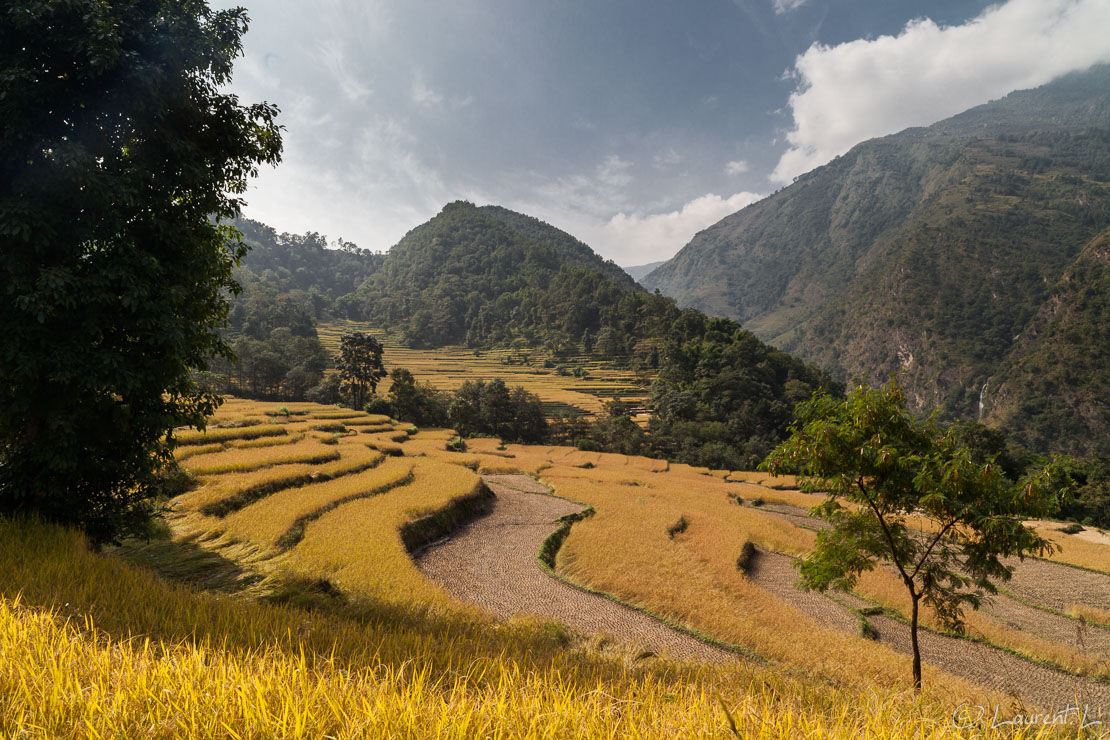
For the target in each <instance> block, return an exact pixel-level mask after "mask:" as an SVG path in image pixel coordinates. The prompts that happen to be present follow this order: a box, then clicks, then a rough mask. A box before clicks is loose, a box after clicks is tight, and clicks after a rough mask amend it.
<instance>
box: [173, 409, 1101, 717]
mask: <svg viewBox="0 0 1110 740" xmlns="http://www.w3.org/2000/svg"><path fill="white" fill-rule="evenodd" d="M267 411H269V412H270V413H267ZM288 411H289V414H290V415H288V416H276V415H273V412H274V408H273V407H272V406H270V407H268V408H267V407H264V405H257V404H256V405H251V404H248V403H245V402H239V401H236V402H232V403H230V404H228V405H227V406H225V409H222V410H221V412H220V414H219V415H218V416H217V417H216V419H215V423H216V426H215V427H214V429H213V432H214V433H215V434H214V436H213V437H210V438H207V439H206V438H201V437H197V438H195V439H191V440H190V441H191V442H193V444H191V445H188V446H183V447H182V448H180V451H179V454H180V455H183V459H182V464H183V465H184V466H185V467H187V468H190V467H192V465H193V464H194V461H198V460H199V461H200V463H201V465H200V470H201V471H216V472H204V473H203V474H202V475H201V479H200V485H199V486H198V488H197V489H195V490H194V491H191V492H189V493H187V494H185V495H183V496H181V497H179V498H178V499H176V500H175V502H174V503H175V504H176V509H175V513H174V514H173V517H172V522H171V523H172V527H173V529H174V531H175V533H176V534H177V536H179V537H186V538H191V539H192V540H194V541H197V542H201V543H203V545H204V547H206V548H211V549H213V550H215V551H218V552H222V553H225V554H227V555H228V556H229V557H233V558H238V559H239V560H241V561H243V562H248V563H250V564H252V567H256V568H260V569H263V570H265V571H269V572H282V573H293V574H296V575H298V576H303V577H308V578H313V579H322V580H325V581H327V582H328V583H330V584H331V585H332V586H333V587H335V588H338V589H340V590H341V591H343V592H344V593H348V594H350V595H351V596H352V597H354V598H366V599H371V600H374V601H376V602H385V603H396V604H404V605H407V606H412V605H414V604H415V605H417V606H418V607H419V608H421V609H424V610H430V611H431V612H434V613H460V614H461V613H466V614H481V613H484V612H487V613H491V614H493V615H495V616H497V617H498V618H501V619H506V618H514V615H515V616H516V617H517V618H519V616H520V615H522V614H527V613H536V614H538V615H540V616H545V617H547V618H554V619H561V620H563V621H567V622H570V623H571V626H572V627H573V628H574V629H576V630H578V631H579V632H584V633H589V632H595V631H596V632H602V633H609V635H608V636H602V637H595V638H588V639H592V640H593V644H595V645H604V644H624V643H628V642H629V641H631V642H633V643H637V644H638V645H640V647H639V648H637V647H636V645H630V646H629V648H628V649H630V650H632V651H633V652H635V651H636V650H637V649H640V650H642V645H643V644H645V643H644V641H643V640H639V641H637V639H636V638H632V637H631V636H632V635H636V634H644V633H643V632H642V631H640V632H637V631H636V629H635V628H633V626H632V623H633V621H634V620H643V619H647V620H648V621H649V622H651V621H652V620H655V623H656V624H657V625H659V627H658V630H656V631H654V632H652V631H650V630H649V633H651V634H655V635H656V636H657V638H658V639H661V640H662V643H661V645H660V646H657V648H656V649H655V650H654V651H661V652H664V653H668V654H674V655H686V656H688V657H689V656H696V655H698V652H697V651H696V650H695V651H691V650H689V649H688V648H683V647H681V645H683V644H686V643H685V641H688V640H690V639H695V638H691V637H690V635H691V634H693V635H700V636H701V638H702V639H706V640H710V641H711V642H710V643H709V644H707V646H706V648H705V652H706V655H710V654H712V655H717V653H715V652H714V651H719V650H720V649H722V648H723V649H724V650H725V652H726V653H727V654H729V655H732V656H741V657H735V658H734V660H741V661H744V660H749V661H756V662H758V663H759V664H764V665H771V666H779V667H782V668H784V669H787V670H791V671H801V672H803V673H805V674H806V675H811V676H814V677H817V678H819V680H823V681H829V682H832V683H833V684H835V685H844V686H857V687H861V686H873V685H904V683H905V682H906V680H907V677H908V675H909V659H908V657H907V656H906V654H905V653H906V644H907V643H906V640H907V638H906V631H905V628H904V626H903V625H904V621H903V620H904V619H905V615H906V604H905V603H904V598H903V597H902V595H901V594H902V591H901V588H902V587H901V584H900V583H899V582H898V581H897V580H896V579H895V577H894V576H893V574H891V573H889V572H887V571H886V570H883V569H879V570H876V571H874V572H872V573H870V574H867V575H866V576H865V577H864V578H862V579H861V580H860V583H859V585H858V587H857V589H856V592H855V593H854V594H841V595H833V596H832V597H829V596H824V595H813V594H809V595H805V594H800V593H799V592H797V591H796V590H795V589H794V584H793V580H794V578H793V569H792V568H791V567H790V565H789V563H790V559H792V558H798V557H803V556H804V555H805V553H806V552H807V551H808V549H809V548H810V547H811V546H812V544H813V541H814V537H815V530H817V529H818V528H820V526H821V525H822V523H821V522H819V521H815V520H812V519H810V518H809V516H808V507H809V506H812V505H813V504H814V503H816V502H817V501H818V500H820V497H818V496H814V495H812V494H806V493H802V492H800V491H797V490H796V489H793V488H791V486H792V485H794V481H793V480H792V479H789V478H778V479H769V478H768V477H767V476H766V475H764V474H759V473H748V472H743V471H710V470H705V469H698V468H692V467H689V466H686V465H677V464H668V463H667V462H665V461H660V460H650V459H647V458H639V457H626V456H622V455H609V454H602V453H588V452H580V451H578V450H574V449H571V448H565V447H543V446H520V445H501V444H500V443H499V442H498V441H497V440H491V439H474V440H469V442H468V449H467V451H466V452H462V453H457V452H447V451H446V450H445V443H446V441H447V439H448V438H450V437H451V436H452V434H453V433H452V432H451V431H450V430H420V431H417V432H416V433H415V434H409V433H408V431H407V429H408V425H407V424H405V423H402V422H392V421H390V420H384V419H381V418H377V419H372V418H370V417H368V415H363V414H355V413H353V412H346V411H343V410H339V409H335V408H328V409H325V408H324V407H312V406H311V405H290V407H289V408H288ZM336 421H339V422H342V424H343V430H342V431H340V432H332V431H327V432H325V431H321V430H320V429H319V427H322V426H326V424H325V422H328V423H334V422H336ZM225 425H226V426H225ZM263 426H266V427H274V426H277V427H280V428H281V429H283V430H284V431H285V434H280V433H277V432H274V431H271V432H267V434H268V436H265V437H262V436H254V437H253V440H262V439H266V440H275V441H276V440H285V444H284V445H281V444H274V445H271V446H268V447H258V448H245V449H244V448H241V447H236V446H234V445H235V444H237V443H239V442H244V441H252V435H254V434H255V432H256V431H257V429H259V428H261V427H263ZM385 427H389V429H388V431H386V430H385ZM328 428H331V427H328ZM223 429H239V430H242V431H241V432H239V434H238V435H236V434H233V433H231V432H223V431H220V430H223ZM210 439H220V440H222V441H221V442H219V443H218V444H222V445H225V447H224V448H223V449H221V450H219V451H214V452H205V453H204V454H202V455H196V456H189V455H188V451H189V449H190V448H191V447H196V448H199V447H208V446H209V445H211V444H213V443H212V442H210V441H209V440H210ZM306 445H307V446H308V447H306ZM312 445H319V446H320V447H326V448H329V449H331V450H332V452H333V454H334V457H333V458H332V459H330V460H328V461H327V462H323V463H318V464H306V463H303V462H298V461H297V459H298V456H297V455H289V456H283V455H280V454H277V453H276V452H275V451H282V450H283V448H288V450H289V451H293V450H295V449H300V448H306V449H308V448H312V449H315V448H314V447H312ZM244 454H246V455H248V456H251V455H253V456H255V459H256V460H265V461H272V462H267V463H265V465H259V466H258V467H256V468H253V469H247V470H241V465H242V464H243V463H241V462H240V461H241V460H242V456H243V455H244ZM225 460H226V462H225ZM232 463H234V465H232ZM313 468H316V469H318V470H319V471H320V475H319V476H318V477H317V478H312V477H311V475H312V474H311V473H309V472H307V471H310V470H312V469H313ZM225 471H226V472H225ZM325 471H326V472H325ZM519 474H524V475H530V476H532V477H533V478H534V479H535V480H537V481H541V482H542V483H538V484H536V485H538V486H539V488H538V490H548V489H550V490H551V491H553V493H554V494H555V496H558V497H561V498H563V499H567V500H569V501H570V502H574V503H573V504H566V502H561V503H558V504H555V502H558V501H559V499H553V498H549V497H547V496H546V495H545V494H540V493H537V492H536V491H535V490H531V489H529V488H528V486H524V487H523V490H521V488H520V486H516V487H514V486H508V487H506V485H505V481H506V479H505V478H500V477H499V476H505V475H519ZM482 478H485V479H486V481H488V483H487V484H486V485H485V486H484V485H483V483H482ZM508 480H516V481H518V482H519V481H520V480H522V479H521V478H519V477H517V478H510V479H508ZM486 486H492V487H493V488H494V490H495V491H496V493H497V496H496V503H495V504H494V505H493V506H492V507H488V508H489V509H490V510H491V511H492V513H491V514H489V516H488V517H487V518H484V519H479V520H477V522H476V523H475V524H473V525H471V526H468V527H466V528H464V529H462V530H459V533H458V536H457V540H452V539H450V538H449V539H448V540H447V541H444V542H441V543H440V544H438V545H436V546H434V547H432V548H431V549H430V550H428V551H426V552H424V554H423V555H421V556H420V558H419V561H418V562H419V565H420V568H422V569H423V572H421V569H420V568H418V567H417V564H416V563H414V561H413V559H412V557H411V555H410V553H411V551H412V550H413V548H414V547H417V546H419V545H420V544H421V543H422V542H424V541H426V540H427V539H428V538H429V537H435V536H439V535H442V534H444V533H445V532H447V531H448V530H450V529H451V528H452V527H453V526H454V525H455V524H456V523H457V522H458V521H460V520H461V517H462V513H460V512H464V510H466V511H470V512H472V513H473V512H475V511H480V510H482V509H483V508H487V507H486V504H484V503H483V500H484V497H485V496H486V495H487V494H486V493H485V489H486ZM547 502H552V504H553V505H550V506H549V505H548V503H547ZM568 507H569V508H568ZM583 507H590V511H591V515H590V516H588V517H586V518H585V519H583V520H581V521H578V522H576V523H574V524H573V525H572V526H570V527H569V534H568V535H567V536H566V538H565V540H564V541H563V542H562V543H561V547H558V548H557V555H556V556H555V560H554V576H551V575H547V574H544V573H543V572H542V570H541V566H540V564H539V563H538V562H537V561H536V559H535V554H534V553H533V554H529V553H528V551H529V550H530V549H534V548H535V549H538V547H539V545H540V544H541V543H542V542H543V540H544V538H545V537H547V534H548V533H550V532H552V531H554V530H556V529H557V528H559V526H560V525H559V523H558V522H557V521H555V519H556V518H557V516H559V515H560V514H559V512H563V513H569V512H571V511H577V510H580V509H581V508H583ZM444 514H447V515H449V516H446V517H444V516H443V515H444ZM455 515H458V516H455ZM437 517H439V518H440V519H441V520H440V521H436V520H437ZM1037 526H1038V527H1048V528H1051V527H1052V525H1051V523H1037ZM413 532H418V534H420V536H415V535H413ZM1059 539H1060V542H1061V545H1062V547H1061V550H1060V551H1059V552H1058V553H1056V554H1054V555H1053V556H1052V557H1053V558H1055V562H1053V561H1047V560H1030V561H1025V562H1023V563H1017V564H1016V565H1017V570H1016V573H1015V577H1014V579H1013V581H1012V582H1011V583H1010V584H1008V585H1007V586H1006V590H1005V591H1004V593H1003V594H1001V595H999V596H997V597H995V598H994V599H993V600H992V601H991V602H990V603H989V604H988V605H987V607H986V608H984V609H983V610H982V611H980V612H977V613H972V614H970V615H969V621H968V624H969V628H970V633H971V634H970V636H971V637H973V638H975V641H972V640H969V639H966V638H965V637H960V636H955V635H942V634H940V633H939V632H935V631H934V632H929V633H927V635H928V636H927V637H923V644H926V643H927V645H928V649H927V650H926V662H927V666H926V675H925V683H926V687H930V686H932V687H943V695H944V697H946V700H947V699H954V698H956V697H964V698H968V699H969V700H970V699H974V700H975V701H980V702H982V701H983V697H995V698H997V699H998V700H999V701H1002V699H1001V697H1002V696H1004V695H1008V696H1010V697H1015V696H1016V697H1018V698H1019V699H1020V700H1021V701H1023V702H1025V703H1026V704H1029V705H1038V706H1051V705H1055V704H1058V703H1059V702H1060V701H1061V700H1062V698H1064V697H1067V696H1081V697H1084V698H1085V699H1086V700H1087V701H1088V702H1089V703H1090V704H1092V706H1098V707H1100V708H1101V707H1106V708H1107V709H1108V710H1110V629H1107V628H1105V627H1102V626H1098V625H1097V624H1094V623H1092V622H1090V621H1085V622H1080V620H1079V619H1077V618H1076V617H1074V616H1069V613H1068V612H1069V610H1071V611H1073V612H1074V611H1075V610H1074V608H1073V607H1076V606H1081V607H1083V608H1085V609H1087V610H1089V611H1090V613H1095V614H1097V613H1099V610H1102V611H1104V612H1105V611H1110V572H1108V571H1110V547H1105V546H1103V545H1100V544H1099V543H1096V542H1091V541H1090V540H1082V541H1076V542H1075V543H1073V542H1072V541H1071V540H1070V539H1069V538H1068V536H1066V535H1062V534H1059ZM753 546H754V547H755V548H756V552H757V553H762V555H759V554H757V555H756V556H755V557H754V559H751V561H750V564H749V565H748V566H747V567H746V568H745V567H739V566H738V563H739V562H740V561H742V560H743V559H744V557H745V553H746V552H750V551H751V549H752V547H753ZM1098 547H1102V548H1103V549H1102V550H1097V549H1094V550H1093V549H1092V548H1098ZM1073 561H1082V563H1085V564H1087V567H1088V568H1093V569H1088V570H1083V569H1079V568H1076V567H1074V565H1069V564H1068V563H1071V562H1073ZM554 577H558V578H560V579H562V580H563V581H564V582H565V583H564V584H559V586H560V587H561V588H567V589H571V590H573V589H575V588H578V589H588V590H592V591H595V592H598V593H600V594H603V595H604V596H589V598H587V596H588V595H587V594H585V593H584V592H582V591H579V592H578V593H579V594H580V595H581V598H579V597H567V596H566V592H565V591H560V592H559V593H560V594H562V595H561V596H558V597H555V596H552V597H551V598H550V599H540V602H542V603H545V604H546V603H550V604H553V603H556V602H557V601H558V600H559V599H563V598H569V599H570V600H569V601H567V602H565V603H568V604H573V605H574V606H572V607H566V608H564V609H563V611H562V612H552V611H550V610H548V609H546V608H540V607H539V606H537V603H538V602H537V601H536V598H535V595H536V589H537V586H536V585H535V584H536V583H539V582H543V579H548V580H551V579H552V578H554ZM537 579H539V580H537ZM556 583H557V582H556ZM529 584H532V585H529ZM482 594H486V595H485V596H482ZM605 598H609V599H616V600H617V601H620V602H623V603H625V604H628V605H630V606H632V607H635V609H636V610H638V611H634V612H627V613H628V614H634V615H635V616H634V617H632V616H629V617H628V618H627V619H628V621H627V623H626V624H624V626H618V627H613V626H612V625H613V622H612V621H610V620H611V619H612V618H615V619H617V620H618V624H620V622H619V620H620V619H622V617H620V616H619V615H620V613H621V612H620V611H619V609H618V611H617V612H614V614H617V616H616V617H609V616H606V617H602V616H601V614H602V612H603V611H605V612H607V613H608V612H609V611H611V606H612V603H611V601H607V602H606V606H605V607H604V608H603V607H602V606H600V605H599V604H600V602H594V601H591V600H590V599H605ZM514 604H515V606H514ZM589 604H595V606H590V605H589ZM621 608H625V607H621ZM861 608H862V609H864V610H865V611H867V612H868V613H869V614H870V616H865V615H863V614H862V613H861V612H860V611H859V610H860V609H861ZM570 612H575V613H576V616H575V617H574V618H571V617H569V616H567V615H568V614H569V613H570ZM870 612H881V613H875V614H871V613H870ZM1076 613H1078V612H1076ZM561 615H562V616H561ZM861 620H866V621H868V622H869V623H870V625H871V627H873V628H875V629H876V630H877V632H878V635H879V639H877V640H875V639H868V638H865V637H863V636H861V633H860V624H861ZM925 623H926V625H931V624H932V622H931V621H930V619H929V617H928V615H927V616H926V619H925ZM667 625H674V626H675V627H677V628H679V630H680V631H679V632H674V631H673V630H672V629H671V627H669V626H667ZM934 629H935V627H934ZM660 635H662V637H658V636H660ZM668 635H671V637H668ZM1077 635H1078V636H1079V637H1080V638H1082V639H1080V640H1077V639H1076V637H1077ZM584 639H586V638H584ZM714 641H715V642H714ZM703 657H705V656H703ZM992 666H993V667H992ZM992 672H993V673H992ZM995 674H997V675H995ZM999 676H1003V678H999ZM1069 692H1070V693H1069ZM1008 701H1009V700H1008Z"/></svg>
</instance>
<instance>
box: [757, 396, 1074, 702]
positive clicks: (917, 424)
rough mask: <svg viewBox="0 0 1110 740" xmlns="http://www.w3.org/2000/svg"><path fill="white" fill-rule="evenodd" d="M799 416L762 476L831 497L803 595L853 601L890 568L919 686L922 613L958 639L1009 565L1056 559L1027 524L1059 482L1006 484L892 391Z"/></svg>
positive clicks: (1049, 506)
mask: <svg viewBox="0 0 1110 740" xmlns="http://www.w3.org/2000/svg"><path fill="white" fill-rule="evenodd" d="M797 415H798V421H797V423H796V424H795V425H794V426H793V427H792V428H791V436H790V437H789V438H788V439H787V440H786V441H785V442H783V443H781V444H780V445H779V446H778V447H776V448H775V449H774V450H773V451H772V452H771V454H770V455H769V456H768V457H767V459H766V460H765V461H764V464H763V466H762V467H763V468H764V469H766V470H769V471H770V472H772V473H780V472H789V471H795V472H797V473H798V474H800V476H801V482H802V486H803V488H804V490H808V491H821V492H824V493H825V495H826V499H825V501H824V502H823V503H822V504H820V505H819V506H817V507H816V508H815V509H814V513H815V514H816V515H817V516H819V517H821V518H822V519H825V520H826V521H828V522H829V523H830V524H832V528H831V529H829V530H826V531H823V532H821V533H819V534H818V536H817V544H816V547H815V549H814V550H813V552H812V553H810V554H809V555H808V556H807V557H806V558H805V559H804V560H802V561H801V563H800V568H799V570H800V572H801V583H802V585H803V587H806V588H811V589H816V590H819V591H825V590H827V589H829V588H836V589H842V590H850V589H852V588H853V586H854V585H855V583H856V579H857V578H858V577H859V575H860V574H861V573H862V572H864V571H868V570H871V569H873V568H874V567H875V566H876V564H878V563H879V562H888V563H890V564H891V565H892V566H893V567H894V569H895V570H896V572H897V574H898V576H899V577H900V578H901V580H902V582H903V583H904V584H905V586H906V589H907V592H908V593H909V596H910V600H911V603H912V615H911V630H912V635H911V636H912V639H913V647H914V653H915V656H914V683H915V685H916V686H920V684H921V666H920V654H919V653H918V651H917V622H918V603H919V602H920V601H924V602H925V604H927V605H928V606H929V607H931V608H932V610H933V612H934V613H935V614H936V616H937V618H938V619H939V621H940V622H941V623H942V624H943V625H945V626H946V627H948V628H951V629H958V628H960V627H961V626H962V622H961V620H962V615H963V608H964V607H965V606H971V607H973V608H978V606H979V604H980V601H981V599H982V596H983V595H984V594H985V593H995V592H996V590H997V589H996V587H995V585H994V582H995V581H998V580H1002V581H1004V580H1007V579H1009V577H1010V575H1011V570H1012V569H1011V566H1009V565H1007V564H1006V562H1005V559H1006V558H1008V557H1013V556H1017V557H1024V556H1026V555H1030V554H1043V553H1044V552H1045V551H1047V550H1049V549H1050V547H1051V545H1050V543H1048V542H1047V541H1045V540H1044V539H1043V538H1042V537H1040V536H1039V535H1038V534H1037V533H1036V532H1035V531H1034V530H1032V529H1030V528H1028V527H1026V526H1024V524H1023V523H1022V518H1023V517H1029V516H1033V517H1040V516H1046V515H1048V514H1050V513H1051V512H1052V511H1054V510H1055V508H1056V501H1055V497H1054V496H1053V495H1052V492H1051V487H1050V484H1051V483H1052V482H1053V480H1055V478H1054V472H1053V471H1052V470H1051V469H1049V468H1046V469H1043V470H1041V471H1038V472H1037V473H1036V474H1033V475H1027V476H1025V477H1023V478H1022V479H1021V480H1019V481H1018V482H1016V483H1014V482H1012V481H1010V480H1009V479H1008V478H1007V477H1006V476H1005V474H1004V471H1003V470H1002V466H1001V465H999V464H997V463H996V461H995V459H994V458H993V457H992V458H990V459H987V460H983V459H982V458H981V457H979V456H978V455H977V453H976V451H975V450H974V449H973V448H972V447H971V446H970V445H969V444H968V440H967V439H965V437H966V431H965V429H966V428H965V427H961V426H951V427H947V428H946V427H941V426H939V425H938V424H937V423H936V421H935V418H934V417H930V418H928V419H925V420H921V419H918V418H917V417H915V416H914V415H913V414H912V413H910V412H909V411H907V409H906V399H905V394H904V392H903V390H902V388H901V387H900V386H899V385H898V383H897V381H895V380H891V381H890V383H889V384H888V385H886V386H885V387H883V388H881V389H872V388H869V387H866V386H864V385H857V386H856V387H855V389H854V390H853V391H852V392H851V393H849V395H848V397H847V398H846V399H843V400H838V399H835V398H832V397H829V396H826V395H818V394H814V396H813V397H812V398H811V399H810V400H809V401H806V402H804V403H801V404H799V405H798V407H797ZM1049 467H1051V466H1049Z"/></svg>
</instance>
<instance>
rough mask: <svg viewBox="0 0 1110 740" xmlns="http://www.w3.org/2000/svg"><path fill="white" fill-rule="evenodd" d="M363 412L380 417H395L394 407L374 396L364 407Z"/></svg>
mask: <svg viewBox="0 0 1110 740" xmlns="http://www.w3.org/2000/svg"><path fill="white" fill-rule="evenodd" d="M362 410H363V411H365V412H366V413H368V414H377V415H379V416H392V415H393V406H392V405H391V404H390V403H389V401H387V400H386V399H384V398H382V397H381V396H374V397H373V398H371V399H370V400H369V401H367V402H366V405H365V406H363V407H362Z"/></svg>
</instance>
